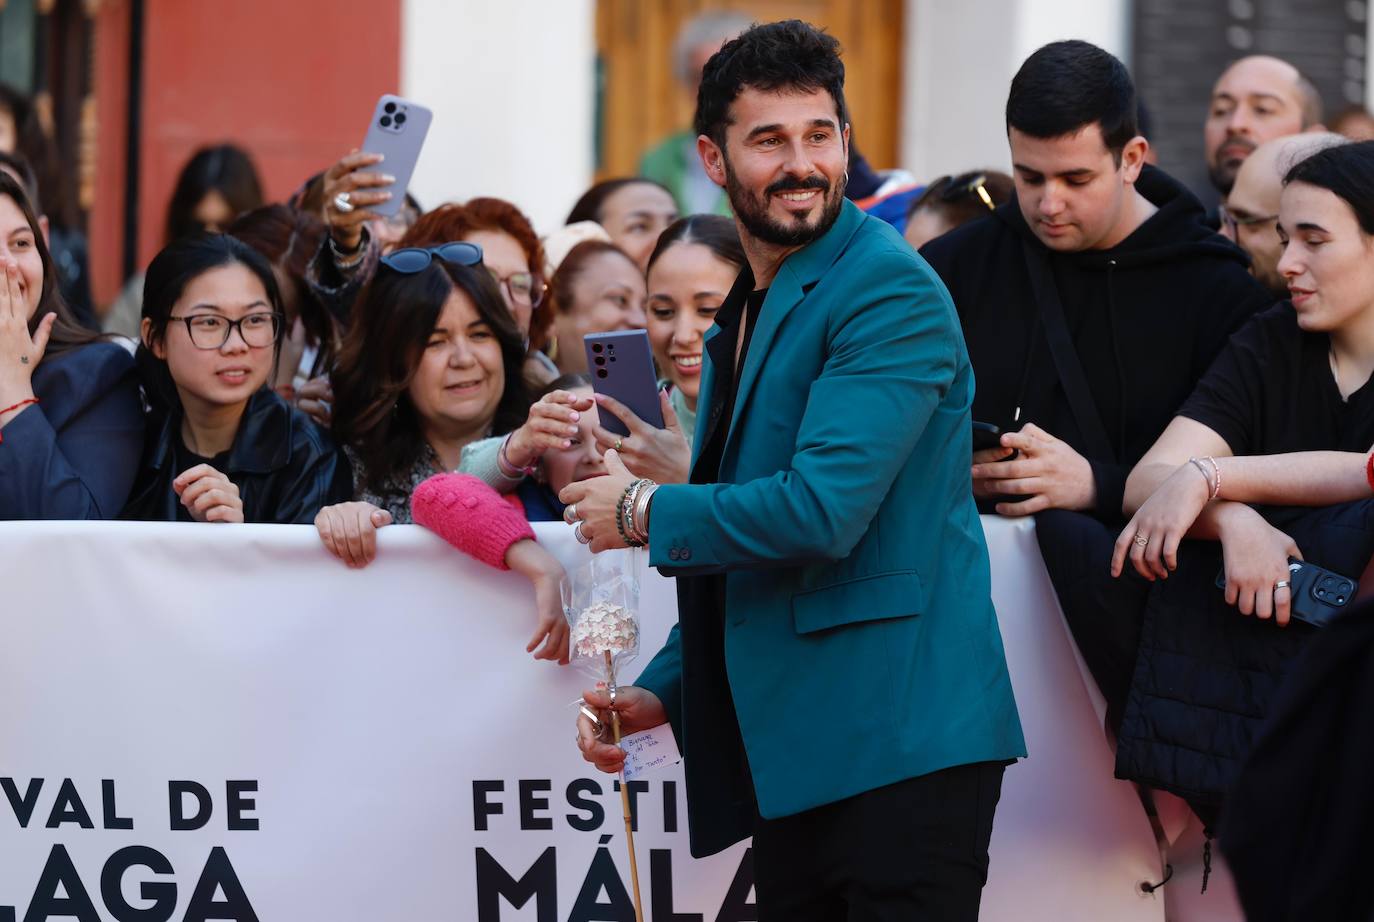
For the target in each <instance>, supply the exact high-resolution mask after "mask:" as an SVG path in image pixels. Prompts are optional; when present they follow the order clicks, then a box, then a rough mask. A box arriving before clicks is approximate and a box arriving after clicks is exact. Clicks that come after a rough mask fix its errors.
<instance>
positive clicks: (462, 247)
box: [382, 243, 482, 275]
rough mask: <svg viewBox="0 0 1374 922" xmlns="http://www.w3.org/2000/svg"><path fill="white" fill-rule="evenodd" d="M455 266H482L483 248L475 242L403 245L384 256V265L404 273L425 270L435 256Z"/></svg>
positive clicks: (411, 273) (412, 273)
mask: <svg viewBox="0 0 1374 922" xmlns="http://www.w3.org/2000/svg"><path fill="white" fill-rule="evenodd" d="M436 257H437V258H438V259H442V260H443V261H444V262H446V263H452V264H453V265H455V266H480V265H481V264H482V248H481V247H480V246H478V245H477V244H475V243H441V244H440V245H439V246H437V247H402V248H401V249H399V250H392V251H391V252H390V253H388V254H386V255H385V256H383V257H382V265H383V266H386V267H387V268H388V269H391V270H392V271H394V272H399V273H401V274H402V275H414V274H415V273H417V272H424V271H425V270H426V269H428V268H429V264H430V263H432V262H434V260H435V258H436Z"/></svg>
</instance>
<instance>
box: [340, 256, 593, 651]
mask: <svg viewBox="0 0 1374 922" xmlns="http://www.w3.org/2000/svg"><path fill="white" fill-rule="evenodd" d="M524 363H525V346H524V340H523V337H522V336H521V335H520V331H519V330H518V329H517V327H516V325H515V321H514V320H513V318H512V316H511V313H510V311H509V310H508V309H507V307H506V303H505V301H504V300H503V299H502V296H501V292H500V290H499V289H498V288H497V283H496V282H495V280H493V278H492V276H491V274H490V273H489V272H488V271H487V270H486V269H485V268H484V267H483V265H482V249H481V247H479V246H476V245H474V244H471V243H465V242H458V241H455V242H451V243H446V244H442V245H440V246H436V247H428V248H420V247H404V248H401V249H398V250H396V251H395V252H392V253H389V254H387V255H385V256H383V257H382V259H381V264H380V265H379V267H378V269H377V274H376V276H375V277H374V278H373V279H372V281H371V282H370V283H369V285H368V287H367V289H366V290H365V291H364V293H363V295H362V296H361V298H360V299H359V302H358V304H357V307H356V311H355V313H354V317H353V322H352V326H351V327H350V328H349V331H348V334H347V336H346V337H345V340H344V344H343V349H342V351H341V354H340V358H339V364H338V366H337V368H336V369H335V371H334V375H333V382H334V395H335V403H334V412H333V420H334V432H335V434H336V436H337V438H338V439H339V441H340V443H341V444H342V445H343V446H344V450H345V451H346V452H347V454H348V457H349V459H350V461H351V462H352V466H353V477H354V494H353V496H354V501H353V502H344V503H339V504H337V505H332V506H329V507H326V508H325V509H323V510H321V511H320V514H319V515H318V516H317V517H316V520H315V525H316V527H317V528H318V529H319V533H320V539H321V541H323V542H324V545H325V547H326V548H327V549H328V550H329V551H330V552H331V553H332V554H334V555H335V556H337V557H339V559H341V560H342V561H344V562H345V563H347V564H348V565H349V566H353V567H362V566H366V565H367V564H368V563H370V562H371V561H372V560H373V559H374V558H375V557H376V553H377V543H376V541H377V539H376V531H377V529H378V528H381V527H384V526H386V525H389V524H392V523H400V524H406V523H411V522H414V521H415V520H416V516H415V511H416V510H413V509H412V498H413V497H414V496H415V495H416V489H417V488H418V487H420V485H421V484H422V483H424V482H425V481H426V480H428V479H430V478H432V477H434V475H436V474H439V473H443V472H455V473H460V474H464V475H469V477H470V484H469V487H468V488H467V489H466V490H465V492H464V496H463V497H461V498H460V497H457V496H456V495H455V496H453V497H448V499H449V500H451V505H452V508H453V509H454V510H455V511H456V513H457V514H458V515H459V517H460V518H464V519H472V520H474V521H478V520H480V521H482V522H483V523H484V526H485V527H484V528H483V529H482V531H481V536H482V538H483V540H482V541H480V542H478V543H476V544H470V545H464V546H463V547H462V549H463V550H464V551H466V552H467V553H469V554H471V555H472V556H474V557H476V558H477V559H479V560H482V561H483V562H484V563H488V564H490V565H492V566H495V567H498V568H502V569H505V568H509V569H514V570H517V571H519V572H520V573H522V574H523V575H524V576H526V577H527V578H528V579H530V580H531V582H532V583H533V584H534V586H535V592H536V598H537V604H538V609H539V618H538V628H537V630H536V633H535V636H534V638H533V639H532V640H531V642H530V645H529V649H530V651H531V652H535V655H536V657H537V658H542V659H554V660H564V659H566V656H567V623H566V621H565V619H564V618H563V615H562V607H561V601H560V599H559V596H558V585H559V582H560V581H561V579H562V576H563V569H562V567H561V566H560V565H559V564H558V562H557V561H556V560H555V559H554V558H553V557H552V555H550V554H549V553H548V552H547V551H545V550H544V549H543V548H541V547H540V546H539V545H538V544H536V543H535V542H534V540H533V538H534V534H533V532H532V531H531V530H530V527H529V524H528V522H526V521H525V518H524V516H523V515H521V514H520V512H519V511H518V510H517V509H515V508H514V507H513V506H511V505H510V504H508V503H507V502H506V501H504V500H502V499H501V498H500V497H499V496H498V495H497V491H499V492H501V493H510V492H513V491H514V490H515V489H516V488H517V487H518V486H519V485H520V484H521V482H522V481H524V479H525V476H526V474H527V472H528V471H529V470H530V469H531V468H532V466H533V464H534V463H535V461H536V460H537V458H538V456H539V454H541V453H542V451H543V450H544V446H546V445H548V444H552V442H553V441H554V440H555V438H556V436H554V435H552V434H551V432H552V430H553V429H555V428H556V427H557V426H559V425H566V423H565V422H562V421H556V420H555V419H554V418H553V416H557V417H562V418H563V419H564V420H565V419H566V414H571V413H574V412H575V411H574V410H573V409H572V407H571V406H569V405H567V404H564V403H560V402H559V400H560V399H561V398H558V397H555V398H553V399H546V400H545V401H541V402H540V403H539V404H536V409H534V410H531V408H530V401H529V397H528V393H529V392H528V389H527V387H526V383H525V379H524V377H523V374H522V369H523V366H524ZM546 412H547V413H548V414H552V416H551V417H550V418H547V419H546V418H545V413H546ZM545 429H547V430H550V432H544V431H543V430H545ZM559 437H561V436H559ZM468 479H469V478H465V480H468ZM436 530H438V529H436ZM536 651H537V652H536Z"/></svg>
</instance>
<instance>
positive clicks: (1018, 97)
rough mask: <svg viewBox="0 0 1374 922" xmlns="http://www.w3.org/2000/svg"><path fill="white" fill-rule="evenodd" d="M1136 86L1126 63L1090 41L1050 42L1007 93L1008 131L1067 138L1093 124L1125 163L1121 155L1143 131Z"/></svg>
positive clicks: (1024, 67) (1020, 72)
mask: <svg viewBox="0 0 1374 922" xmlns="http://www.w3.org/2000/svg"><path fill="white" fill-rule="evenodd" d="M1136 111H1137V110H1136V98H1135V84H1134V83H1132V82H1131V75H1130V72H1128V71H1127V70H1126V65H1124V64H1122V63H1121V62H1120V61H1118V60H1117V59H1116V58H1115V57H1113V56H1112V55H1110V54H1108V53H1107V52H1105V51H1103V50H1102V49H1101V48H1098V47H1097V46H1096V45H1093V44H1090V43H1088V42H1083V41H1078V40H1073V41H1067V42H1051V43H1050V44H1048V45H1046V46H1044V47H1043V48H1041V49H1040V50H1038V51H1036V52H1035V53H1034V54H1032V55H1031V56H1030V57H1029V58H1026V63H1024V64H1022V65H1021V69H1020V70H1018V71H1017V72H1016V76H1015V77H1012V78H1011V92H1010V93H1009V94H1008V95H1007V131H1008V132H1010V131H1011V129H1013V128H1015V129H1016V130H1017V131H1019V132H1021V133H1022V134H1026V135H1030V136H1031V137H1032V138H1062V137H1064V136H1065V135H1071V134H1076V133H1078V132H1079V131H1081V130H1082V129H1084V128H1086V127H1087V126H1089V125H1092V124H1097V125H1098V126H1100V127H1101V129H1102V140H1103V141H1104V142H1106V145H1107V149H1108V150H1109V151H1111V152H1112V158H1113V159H1114V160H1116V162H1117V163H1120V162H1121V151H1122V148H1124V147H1125V146H1126V142H1128V141H1130V140H1131V138H1134V137H1135V136H1136V135H1137V134H1139V133H1140V131H1139V128H1138V127H1137V123H1136V117H1137V116H1136Z"/></svg>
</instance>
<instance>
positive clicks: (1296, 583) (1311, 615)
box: [1217, 557, 1360, 627]
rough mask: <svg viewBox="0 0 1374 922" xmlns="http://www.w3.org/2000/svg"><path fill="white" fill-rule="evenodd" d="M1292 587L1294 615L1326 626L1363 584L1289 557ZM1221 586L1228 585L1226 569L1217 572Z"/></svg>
mask: <svg viewBox="0 0 1374 922" xmlns="http://www.w3.org/2000/svg"><path fill="white" fill-rule="evenodd" d="M1288 573H1289V576H1288V591H1289V598H1290V599H1292V600H1293V601H1292V612H1293V617H1294V618H1296V619H1297V620H1299V621H1304V622H1306V623H1307V624H1310V625H1312V626H1314V627H1325V626H1326V624H1327V623H1328V622H1330V621H1331V619H1332V618H1334V617H1336V616H1337V615H1339V614H1340V613H1341V612H1343V611H1345V609H1346V607H1347V606H1348V605H1349V604H1350V602H1351V601H1352V600H1353V599H1354V598H1355V593H1356V592H1358V591H1359V588H1360V584H1359V583H1358V582H1357V581H1356V580H1353V579H1351V578H1350V577H1348V576H1341V574H1339V573H1333V572H1331V571H1330V570H1327V569H1325V568H1323V567H1319V566H1317V565H1316V564H1314V563H1304V562H1303V561H1301V560H1295V559H1293V558H1291V557H1290V558H1288ZM1217 588H1218V589H1225V588H1226V570H1225V569H1224V568H1223V569H1222V571H1221V572H1220V573H1218V574H1217Z"/></svg>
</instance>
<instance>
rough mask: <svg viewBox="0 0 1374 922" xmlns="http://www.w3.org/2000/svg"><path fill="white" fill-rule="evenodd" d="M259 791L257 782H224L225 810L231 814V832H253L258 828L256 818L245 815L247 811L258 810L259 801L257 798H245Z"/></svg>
mask: <svg viewBox="0 0 1374 922" xmlns="http://www.w3.org/2000/svg"><path fill="white" fill-rule="evenodd" d="M257 789H258V783H257V782H256V781H226V782H224V808H225V810H226V811H227V812H228V814H229V830H230V831H231V832H252V831H254V830H256V829H257V828H258V820H257V818H256V817H247V816H244V815H243V813H244V811H245V810H256V809H257V805H258V800H257V798H256V797H244V796H243V795H245V794H249V793H255V792H256V791H257Z"/></svg>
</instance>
